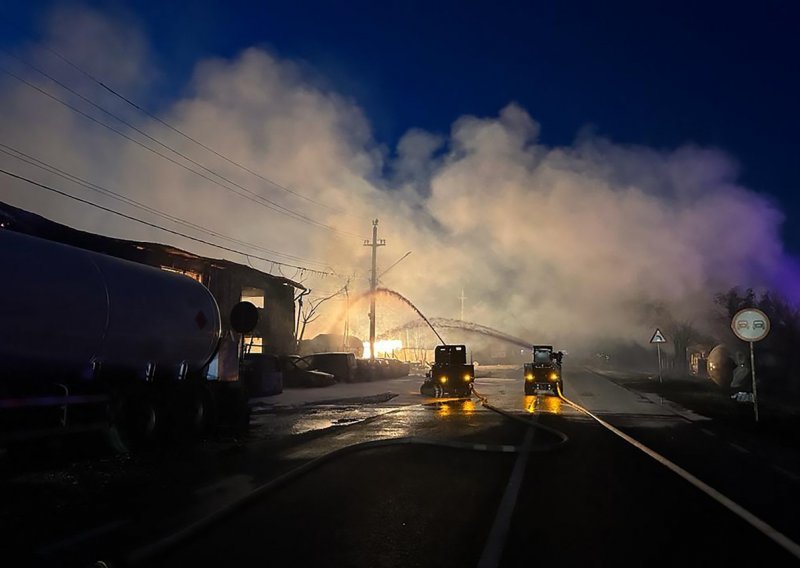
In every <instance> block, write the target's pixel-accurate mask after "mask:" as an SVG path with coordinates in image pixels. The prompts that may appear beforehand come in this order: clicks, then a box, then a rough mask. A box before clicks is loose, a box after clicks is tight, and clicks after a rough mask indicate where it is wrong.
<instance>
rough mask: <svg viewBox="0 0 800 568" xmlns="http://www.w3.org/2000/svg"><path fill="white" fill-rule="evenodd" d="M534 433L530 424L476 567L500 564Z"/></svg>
mask: <svg viewBox="0 0 800 568" xmlns="http://www.w3.org/2000/svg"><path fill="white" fill-rule="evenodd" d="M531 422H533V421H531ZM535 433H536V429H535V428H534V427H533V426H530V427H529V428H528V429H527V430H526V432H525V440H524V441H523V442H522V447H521V448H520V450H519V455H518V456H517V459H516V461H515V462H514V469H513V470H512V472H511V477H510V478H509V479H508V485H506V490H505V492H504V493H503V499H502V500H501V501H500V506H499V507H498V508H497V515H495V518H494V523H492V528H491V530H490V531H489V538H487V539H486V544H485V545H484V546H483V552H482V553H481V558H480V560H479V561H478V568H496V567H497V566H500V560H501V559H502V556H503V549H504V548H505V546H506V538H507V537H508V529H509V527H510V526H511V515H513V513H514V506H515V505H516V504H517V497H519V490H520V487H521V486H522V477H523V476H524V475H525V467H526V466H527V465H528V456H529V455H530V453H531V446H532V445H533V436H534V434H535Z"/></svg>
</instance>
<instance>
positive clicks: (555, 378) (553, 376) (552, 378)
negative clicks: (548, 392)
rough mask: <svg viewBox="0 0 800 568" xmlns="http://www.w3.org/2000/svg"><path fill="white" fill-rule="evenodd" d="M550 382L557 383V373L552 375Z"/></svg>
mask: <svg viewBox="0 0 800 568" xmlns="http://www.w3.org/2000/svg"><path fill="white" fill-rule="evenodd" d="M550 380H551V381H557V380H558V373H555V372H553V373H550Z"/></svg>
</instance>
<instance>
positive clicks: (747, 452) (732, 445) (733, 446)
mask: <svg viewBox="0 0 800 568" xmlns="http://www.w3.org/2000/svg"><path fill="white" fill-rule="evenodd" d="M728 445H729V446H730V447H731V448H733V449H734V450H736V451H737V452H739V453H742V454H749V453H750V450H748V449H747V448H743V447H742V446H740V445H739V444H734V443H733V442H728Z"/></svg>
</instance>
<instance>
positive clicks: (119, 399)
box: [109, 388, 164, 452]
mask: <svg viewBox="0 0 800 568" xmlns="http://www.w3.org/2000/svg"><path fill="white" fill-rule="evenodd" d="M163 421H164V410H163V407H162V405H160V404H159V403H158V401H157V399H156V397H155V396H153V394H152V393H150V392H149V389H147V388H135V389H131V390H129V391H127V392H125V393H123V394H119V395H118V396H116V397H115V400H114V402H113V404H112V406H111V428H110V429H109V442H110V443H111V445H112V447H113V448H114V449H115V450H117V451H120V452H128V451H131V450H133V449H136V448H140V447H143V446H148V445H151V444H153V443H154V442H155V441H156V439H157V438H158V435H159V433H160V432H161V430H162V426H163V425H162V422H163Z"/></svg>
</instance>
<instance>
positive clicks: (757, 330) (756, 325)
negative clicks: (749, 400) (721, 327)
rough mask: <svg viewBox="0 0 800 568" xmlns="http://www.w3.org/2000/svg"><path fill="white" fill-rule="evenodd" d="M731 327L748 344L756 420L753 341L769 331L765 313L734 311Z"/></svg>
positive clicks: (756, 393) (759, 311)
mask: <svg viewBox="0 0 800 568" xmlns="http://www.w3.org/2000/svg"><path fill="white" fill-rule="evenodd" d="M731 329H732V330H733V333H734V334H736V337H738V338H739V339H741V340H742V341H747V342H748V343H749V344H750V378H751V379H752V381H753V413H754V414H755V418H756V422H758V386H757V384H756V357H755V352H754V349H753V343H755V342H756V341H761V340H762V339H764V338H765V337H766V336H767V334H768V333H769V318H768V317H767V314H765V313H764V312H762V311H761V310H757V309H756V308H745V309H743V310H739V311H738V312H736V315H734V316H733V319H732V320H731Z"/></svg>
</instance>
